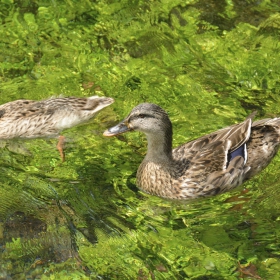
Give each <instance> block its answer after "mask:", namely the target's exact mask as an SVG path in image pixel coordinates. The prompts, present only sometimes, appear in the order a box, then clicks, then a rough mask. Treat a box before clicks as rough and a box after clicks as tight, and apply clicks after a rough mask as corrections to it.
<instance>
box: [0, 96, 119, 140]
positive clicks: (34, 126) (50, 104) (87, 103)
mask: <svg viewBox="0 0 280 280" xmlns="http://www.w3.org/2000/svg"><path fill="white" fill-rule="evenodd" d="M113 101H114V100H113V99H112V98H109V97H98V96H91V97H88V98H78V97H60V98H50V99H47V100H42V101H34V100H24V99H20V100H16V101H12V102H8V103H5V104H2V105H0V139H11V138H38V137H56V136H58V135H59V133H60V132H61V131H62V130H64V129H66V128H70V127H73V126H75V125H78V124H81V123H84V122H86V121H88V120H89V119H91V118H93V117H94V115H95V114H96V113H97V112H99V111H100V110H102V109H103V108H105V107H107V106H108V105H110V104H111V103H113Z"/></svg>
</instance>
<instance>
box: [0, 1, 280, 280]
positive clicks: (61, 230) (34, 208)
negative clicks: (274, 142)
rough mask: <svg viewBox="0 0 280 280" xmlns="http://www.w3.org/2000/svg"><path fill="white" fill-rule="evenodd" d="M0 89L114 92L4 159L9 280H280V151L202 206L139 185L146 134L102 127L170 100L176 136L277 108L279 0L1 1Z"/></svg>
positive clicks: (3, 236)
mask: <svg viewBox="0 0 280 280" xmlns="http://www.w3.org/2000/svg"><path fill="white" fill-rule="evenodd" d="M0 5H1V9H0V11H1V13H0V19H1V21H2V25H1V27H0V38H1V39H0V46H1V53H0V66H1V67H0V70H1V71H0V79H1V84H0V97H1V103H4V102H8V101H11V100H14V99H19V98H26V99H36V100H39V99H42V98H48V97H50V96H54V95H60V94H63V95H65V96H90V95H106V96H111V97H113V98H114V99H115V100H116V101H115V103H114V104H112V105H111V106H110V107H109V108H106V110H104V111H103V112H101V113H100V114H99V115H98V116H97V118H96V119H95V120H93V121H91V122H90V123H89V124H87V125H85V126H81V127H78V128H73V129H70V130H68V131H65V133H64V135H65V136H66V139H67V142H66V150H65V152H66V162H64V163H61V161H60V159H59V154H58V153H57V151H56V149H55V145H56V143H55V140H44V139H43V140H42V139H39V140H30V141H19V142H16V141H15V142H14V141H11V142H8V143H6V144H3V145H1V147H2V148H1V150H0V153H1V157H0V161H1V163H0V166H1V167H0V168H1V176H0V184H1V186H0V197H1V198H0V248H1V252H0V278H2V279H6V278H7V279H9V278H8V277H11V278H17V279H27V278H28V277H29V278H31V277H32V278H33V279H66V277H67V279H238V277H239V274H240V272H239V271H238V262H240V263H241V264H244V265H245V264H249V263H252V264H254V265H255V266H256V267H257V274H256V275H255V276H256V277H257V276H258V275H260V276H261V277H263V278H265V279H278V278H279V277H280V276H279V265H280V264H279V252H280V247H279V234H280V226H279V213H280V209H279V208H280V207H279V204H278V200H279V196H280V194H279V191H278V186H279V176H280V175H279V172H278V170H279V158H278V157H276V158H275V159H274V161H273V163H272V164H271V165H270V166H269V167H268V168H267V169H266V170H265V171H263V172H262V173H261V174H260V175H259V176H258V177H256V178H254V179H253V180H251V181H250V182H248V183H247V184H246V185H245V186H244V187H246V189H247V190H249V192H247V191H245V192H240V190H236V191H234V192H231V193H227V194H224V195H221V196H218V197H215V198H210V199H205V200H198V201H194V202H192V203H188V204H187V203H176V202H170V201H166V200H162V199H160V198H156V197H151V196H149V195H145V194H142V193H141V192H139V191H138V190H137V188H136V186H135V174H136V170H137V167H138V165H139V163H140V162H141V159H142V158H143V156H144V154H145V150H146V147H145V145H146V140H145V138H144V136H143V135H139V134H138V133H134V134H130V135H126V136H125V137H120V138H118V139H104V138H103V137H102V132H103V131H104V130H105V129H106V128H107V127H109V126H110V125H113V124H115V123H116V122H118V121H119V120H121V119H122V118H123V117H124V116H125V115H126V114H127V113H128V112H129V111H130V110H131V108H132V107H133V106H135V105H136V104H138V103H140V102H146V101H148V102H155V103H157V104H159V105H160V106H162V107H163V108H165V109H166V110H167V111H168V113H169V115H170V117H171V119H172V122H173V124H174V145H179V144H181V143H184V142H185V141H187V140H190V139H193V138H195V137H198V136H201V135H203V134H205V133H208V132H211V131H213V130H216V129H219V128H222V127H223V126H226V125H230V124H232V123H236V122H239V121H241V120H243V119H244V118H245V117H246V116H247V115H248V114H249V113H250V112H252V111H254V110H257V111H258V117H271V116H276V115H279V101H280V97H279V96H280V95H279V92H280V84H279V77H280V66H279V60H280V51H279V49H280V44H279V32H280V31H279V30H280V15H279V11H280V9H279V4H278V2H277V1H272V0H271V1H269V0H263V1H258V2H253V1H237V0H236V1H218V2H217V1H208V2H207V4H206V3H205V1H197V0H189V1H180V0H175V1H174V0H173V1H169V0H168V1H140V0H139V1H127V0H126V1H124V0H123V1H72V0H68V1H50V2H46V1H25V0H19V1H9V0H6V1H1V3H0Z"/></svg>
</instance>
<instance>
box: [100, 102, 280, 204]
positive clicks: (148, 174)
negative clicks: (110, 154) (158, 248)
mask: <svg viewBox="0 0 280 280" xmlns="http://www.w3.org/2000/svg"><path fill="white" fill-rule="evenodd" d="M253 117H254V114H252V115H250V116H249V117H248V118H247V119H246V120H245V121H243V122H242V123H240V124H235V125H232V126H229V127H226V128H224V129H221V130H218V131H216V132H213V133H211V134H209V135H205V136H203V137H201V138H198V139H196V140H193V141H190V142H188V143H185V144H183V145H181V146H179V147H177V148H175V149H173V150H172V124H171V122H170V119H169V117H168V115H167V113H166V112H165V111H164V110H163V109H162V108H160V107H159V106H157V105H155V104H150V103H143V104H140V105H138V106H137V107H135V108H134V109H133V110H132V111H131V113H130V114H129V115H128V116H127V117H126V118H125V119H124V120H123V121H122V122H121V123H119V124H118V125H116V126H114V127H112V128H110V129H108V130H106V131H105V132H104V135H105V136H114V135H118V134H120V133H124V132H127V131H132V130H137V131H141V132H143V133H145V134H146V136H147V140H148V151H147V154H146V156H145V158H144V160H143V162H142V163H141V165H140V166H139V168H138V171H137V185H138V187H139V188H140V189H141V190H143V191H145V192H147V193H150V194H153V195H157V196H161V197H165V198H171V199H191V198H197V197H205V196H211V195H216V194H218V193H223V192H225V191H228V190H231V189H233V188H235V187H237V186H239V185H241V184H242V183H243V182H244V181H245V180H248V179H249V178H251V177H252V176H254V175H256V174H257V173H259V172H260V171H261V170H262V169H264V168H265V167H266V166H267V165H268V164H269V163H270V161H271V159H272V158H273V157H274V156H275V154H276V153H277V151H278V149H279V140H280V118H274V119H264V120H259V121H255V122H253V123H252V119H253Z"/></svg>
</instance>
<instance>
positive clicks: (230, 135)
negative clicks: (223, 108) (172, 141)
mask: <svg viewBox="0 0 280 280" xmlns="http://www.w3.org/2000/svg"><path fill="white" fill-rule="evenodd" d="M253 116H254V115H250V116H249V117H248V118H247V119H246V120H245V121H244V122H242V123H240V124H236V125H232V126H229V127H226V128H223V129H221V130H218V131H216V132H213V133H211V134H208V135H205V136H203V137H201V138H198V139H196V140H193V141H190V142H188V143H185V144H183V145H181V146H179V147H178V148H175V149H174V150H173V157H174V159H175V160H177V161H180V160H181V159H184V160H187V161H188V162H189V164H188V168H187V170H186V171H187V173H192V172H195V171H196V172H198V170H199V171H200V172H203V173H204V174H205V173H207V174H209V173H211V172H215V171H222V170H226V169H227V168H228V166H229V162H230V161H231V160H233V159H234V158H235V157H237V156H242V157H243V158H244V161H245V160H246V158H245V157H246V146H245V144H246V142H247V141H248V139H249V137H250V134H251V126H252V117H253Z"/></svg>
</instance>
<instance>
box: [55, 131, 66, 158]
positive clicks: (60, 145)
mask: <svg viewBox="0 0 280 280" xmlns="http://www.w3.org/2000/svg"><path fill="white" fill-rule="evenodd" d="M64 142H65V136H63V135H60V136H59V137H58V143H57V145H56V148H57V149H58V151H59V154H60V157H61V161H62V162H64V161H65V154H64V151H63V147H64Z"/></svg>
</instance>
